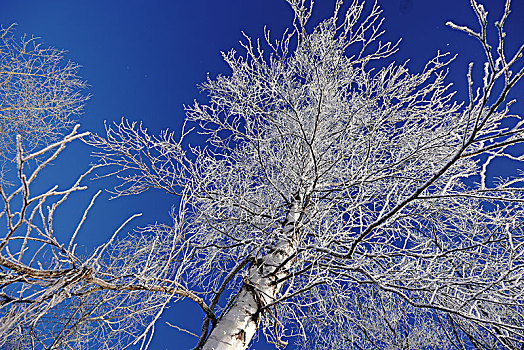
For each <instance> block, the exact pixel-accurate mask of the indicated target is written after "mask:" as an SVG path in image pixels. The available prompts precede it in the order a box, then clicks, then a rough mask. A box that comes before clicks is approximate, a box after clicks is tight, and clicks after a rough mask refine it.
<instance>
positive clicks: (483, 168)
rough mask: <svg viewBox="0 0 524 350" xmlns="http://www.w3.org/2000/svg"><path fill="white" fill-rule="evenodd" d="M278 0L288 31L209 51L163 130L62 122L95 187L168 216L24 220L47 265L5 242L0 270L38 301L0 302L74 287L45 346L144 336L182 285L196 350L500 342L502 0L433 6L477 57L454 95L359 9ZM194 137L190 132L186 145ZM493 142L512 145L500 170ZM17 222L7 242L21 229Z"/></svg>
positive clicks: (515, 186)
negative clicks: (287, 15) (128, 226)
mask: <svg viewBox="0 0 524 350" xmlns="http://www.w3.org/2000/svg"><path fill="white" fill-rule="evenodd" d="M287 2H288V3H289V4H290V6H291V7H292V9H293V11H294V14H295V17H294V20H293V23H292V25H291V26H290V28H289V30H288V31H286V32H285V33H284V35H283V36H282V37H281V38H279V39H278V40H277V39H274V38H272V37H271V36H270V33H269V31H265V37H264V38H263V40H262V41H260V40H252V39H251V38H249V37H247V36H246V37H245V40H244V41H243V43H242V48H243V51H242V53H241V54H239V53H237V52H236V51H234V50H232V51H229V52H227V53H224V54H223V56H224V60H225V61H226V63H227V64H228V66H229V68H230V71H231V72H230V73H229V74H228V75H219V76H217V77H215V78H208V80H207V81H206V82H205V83H203V84H202V89H203V90H204V91H206V92H207V94H208V103H206V104H201V103H198V102H195V103H194V104H193V105H191V106H187V107H186V110H187V118H186V123H185V124H184V128H183V130H182V132H181V133H180V135H181V136H179V137H178V136H176V135H175V133H173V132H170V131H167V130H166V131H164V132H162V133H160V135H158V136H154V135H151V134H149V133H148V132H147V129H146V128H145V127H144V126H143V125H142V124H141V123H136V122H129V121H126V120H122V121H121V122H119V123H115V124H112V125H108V126H107V128H106V130H107V134H106V135H104V136H98V135H90V136H88V135H83V137H85V138H87V139H86V142H88V143H89V144H91V145H93V146H95V147H97V149H98V150H97V152H96V153H95V156H96V157H98V160H99V162H98V163H96V164H95V165H94V168H93V170H89V171H91V172H93V173H95V172H96V173H97V174H98V176H107V177H111V178H114V179H117V180H118V181H119V182H118V184H117V186H116V187H115V188H113V189H112V193H113V195H114V196H116V197H120V196H128V195H140V194H141V193H143V192H144V191H148V190H150V189H157V190H161V191H165V192H167V193H170V194H173V195H174V197H173V198H174V203H175V205H174V206H173V210H172V218H173V222H172V223H170V224H169V225H167V224H152V225H150V226H148V227H146V228H143V229H141V230H140V231H139V232H137V233H136V234H135V235H132V236H129V237H128V238H119V237H118V235H116V234H114V235H112V236H111V238H110V239H109V240H108V242H107V243H106V244H104V245H102V246H101V247H100V248H99V249H97V250H96V251H95V252H93V253H92V255H91V256H90V257H88V258H81V257H78V255H76V254H75V253H74V251H73V250H74V243H73V242H74V237H75V234H73V236H72V237H71V241H70V242H69V243H67V242H66V243H59V242H57V243H56V244H55V243H53V241H52V240H51V238H48V237H51V236H50V235H49V234H47V232H48V231H45V232H46V233H45V234H47V236H46V237H47V241H45V242H43V243H45V244H47V246H48V247H51V248H50V249H51V250H55V251H56V253H57V254H58V256H57V258H55V259H53V260H51V261H52V264H54V265H52V266H51V267H52V268H53V269H54V268H55V267H56V266H60V269H59V270H58V271H61V274H59V273H55V272H49V273H48V272H47V271H49V270H52V268H47V269H44V268H43V267H34V268H33V269H29V267H30V266H32V264H35V263H34V262H33V261H34V260H36V258H35V259H32V260H31V261H30V262H28V263H26V265H21V263H20V261H22V260H23V259H22V257H21V255H22V252H23V249H21V250H20V253H19V255H13V256H12V257H8V258H5V259H4V260H3V261H7V262H9V263H10V264H11V265H6V263H2V266H4V268H7V269H10V270H11V271H14V272H13V276H14V277H12V278H13V279H16V278H18V277H16V276H19V275H22V276H24V274H26V275H27V274H28V273H31V274H29V275H28V276H30V277H31V278H30V279H29V280H28V279H22V280H16V281H14V282H13V283H12V285H14V283H15V282H16V283H22V285H23V286H26V287H24V288H25V290H28V291H29V289H30V288H33V289H36V290H37V292H32V293H37V294H35V295H36V296H38V295H42V296H44V297H41V298H40V299H38V298H29V297H27V298H26V299H24V298H19V299H16V300H17V301H18V304H14V302H13V301H8V302H7V303H6V305H9V306H10V307H11V309H8V310H15V309H14V307H15V305H16V307H18V305H24V306H25V305H26V304H27V305H29V306H28V310H29V309H30V311H24V312H23V313H21V312H19V311H12V312H11V313H10V314H9V316H10V317H18V318H20V316H19V315H27V316H24V317H28V318H30V319H29V321H31V322H32V323H31V322H29V321H25V323H24V324H29V325H31V327H30V329H31V330H32V331H34V332H36V331H39V330H41V329H42V327H46V326H48V325H49V323H46V322H41V320H42V318H43V317H44V316H45V315H50V314H51V312H52V311H53V310H55V309H56V307H57V306H60V305H62V306H64V305H73V304H74V303H76V304H74V307H70V308H69V309H67V308H63V307H62V308H61V309H58V310H60V312H61V315H66V316H67V315H70V316H67V317H62V318H61V319H62V321H61V322H59V326H60V327H58V328H56V329H55V331H54V332H42V331H40V333H39V334H46V335H48V337H50V338H51V339H50V340H46V341H50V342H51V346H49V345H48V348H57V347H60V346H62V347H66V346H70V347H72V345H70V344H75V346H76V347H73V348H81V347H80V346H84V347H86V346H88V345H89V342H88V340H87V339H89V340H90V341H95V342H99V343H100V344H101V345H100V346H101V347H102V348H104V349H108V348H111V347H113V348H124V347H125V346H126V344H129V343H130V342H131V343H135V344H141V347H142V348H147V346H148V344H149V341H150V337H151V336H152V335H153V333H154V327H155V322H157V320H158V319H159V317H160V315H161V312H162V310H163V309H164V308H165V307H166V306H167V305H169V304H171V303H173V302H176V301H178V300H182V299H190V300H192V301H194V302H195V303H197V305H198V306H199V307H200V308H201V309H202V311H203V322H202V328H201V330H199V334H196V336H197V338H198V339H197V340H195V348H196V349H215V350H218V349H246V348H248V347H249V345H250V343H251V342H252V341H253V338H255V337H256V336H260V337H265V339H266V340H267V341H268V342H271V343H273V344H274V345H275V347H277V348H282V347H285V346H286V345H287V343H288V342H289V341H290V340H292V341H295V342H297V344H298V346H299V347H300V348H304V349H462V350H464V349H470V348H478V349H521V347H522V344H523V342H524V316H523V315H524V278H523V273H524V271H523V270H524V264H523V263H524V260H523V259H524V258H523V254H524V234H523V229H522V225H523V223H524V220H523V219H524V211H523V209H522V204H523V202H524V193H523V186H522V181H524V178H523V177H522V173H521V171H520V168H519V167H520V164H521V163H520V161H521V160H522V158H523V155H522V146H523V141H524V127H523V125H524V122H523V121H522V118H521V117H520V116H518V115H516V114H514V113H513V112H511V111H510V107H511V105H512V103H513V101H512V100H508V98H507V97H508V95H509V94H510V93H511V90H512V89H513V88H514V86H515V85H516V84H517V82H518V81H519V80H520V78H521V77H522V76H523V75H524V68H522V66H523V65H522V60H521V57H522V52H523V51H524V45H523V46H521V47H520V48H519V49H518V50H516V51H514V52H508V50H506V48H505V42H506V40H507V39H506V34H505V32H504V25H505V22H506V21H507V19H508V16H509V13H510V1H509V0H507V1H506V3H505V7H504V10H503V14H502V17H501V18H500V19H499V20H498V21H497V22H495V24H494V25H495V29H496V31H497V33H498V37H497V38H495V39H494V40H491V38H490V39H489V40H488V37H487V32H488V26H489V23H488V17H487V15H488V14H487V12H486V11H485V9H484V7H483V6H482V5H481V4H480V3H478V2H476V1H475V0H471V5H472V10H473V11H474V13H475V14H476V16H477V18H478V26H477V28H469V27H466V26H461V25H457V24H454V23H452V22H449V23H448V25H449V26H450V27H451V28H453V29H456V30H458V31H462V32H465V33H467V34H468V35H470V36H471V37H472V40H477V41H478V42H479V44H480V45H481V47H482V48H483V50H484V53H485V62H484V65H483V66H482V67H481V68H480V69H481V70H482V75H481V78H480V79H475V78H474V77H475V76H476V75H475V69H478V68H477V67H474V66H473V64H470V65H469V70H468V75H467V84H468V85H467V88H468V92H469V93H468V96H467V97H466V100H465V101H460V99H459V98H458V97H457V95H455V91H454V90H453V89H452V86H451V85H450V84H449V82H448V80H447V78H446V75H447V70H448V67H449V66H448V65H449V63H450V62H451V61H452V60H453V57H451V56H450V55H448V54H445V53H438V54H437V55H436V56H435V57H434V58H433V59H431V60H430V61H429V62H427V64H426V66H425V68H424V69H423V70H422V72H420V73H411V72H409V71H408V68H407V64H398V63H394V62H393V63H391V61H392V60H391V56H392V55H394V53H395V52H396V51H397V49H398V48H399V45H398V43H397V44H391V43H382V42H381V41H379V37H380V35H381V33H382V32H381V29H380V24H381V17H380V9H379V7H378V5H377V4H374V5H370V6H368V7H365V6H364V4H363V3H361V2H359V1H353V2H352V3H351V4H349V8H348V9H347V10H342V8H343V3H342V1H337V2H336V5H335V11H334V14H333V16H332V17H330V18H328V19H326V20H324V21H322V22H321V23H320V24H318V25H317V26H315V27H314V28H313V29H309V28H310V27H309V26H308V21H309V20H310V17H311V11H312V3H310V2H306V1H304V0H287ZM384 62H387V64H385V63H384ZM194 133H200V134H201V135H204V137H205V143H202V144H199V145H198V144H193V145H191V144H189V142H188V141H187V140H188V139H189V138H190V137H191V135H193V134H194ZM71 137H77V136H71ZM62 144H63V142H62V143H59V144H57V145H56V147H61V145H62ZM19 153H20V154H22V152H19ZM19 159H22V162H23V161H24V160H25V159H26V158H24V157H21V156H20V157H19ZM500 159H509V160H512V161H514V162H512V163H508V164H511V165H512V166H513V167H514V168H513V169H510V170H511V171H509V172H505V174H506V177H501V175H502V173H501V172H500V171H499V169H497V162H498V161H499V160H500ZM19 164H20V162H19ZM18 168H19V169H22V168H23V166H22V165H19V167H18ZM20 171H21V170H20ZM508 173H511V174H512V175H510V176H508V175H507V174H508ZM20 174H22V173H20ZM27 178H28V177H24V176H22V175H20V181H21V186H20V189H19V190H18V192H17V194H18V195H21V196H25V197H23V198H26V197H28V196H27V195H25V194H26V193H28V191H27V190H26V189H27V188H28V186H27V185H26V184H25V182H27ZM29 178H32V177H29ZM24 181H25V182H24ZM79 183H80V182H79ZM66 192H67V191H66ZM64 194H65V192H64ZM49 196H50V195H49ZM6 198H7V200H6ZM11 198H14V197H12V196H11V197H8V196H6V195H4V202H6V203H7V202H10V199H11ZM33 198H35V199H34V200H32V201H27V200H23V201H22V203H28V204H27V205H29V204H32V205H35V204H36V203H40V202H38V201H37V199H38V198H40V197H33ZM46 198H47V197H46ZM49 198H50V197H49ZM59 198H62V197H59ZM58 202H60V203H63V201H62V200H61V199H60V200H58ZM33 203H35V204H33ZM23 205H26V204H23ZM38 205H39V204H38ZM6 208H7V206H6ZM22 208H24V206H22ZM6 210H7V209H6ZM19 213H21V214H19V216H20V217H29V218H32V217H33V216H30V215H29V214H25V213H30V211H28V210H27V209H23V210H20V211H19ZM35 213H37V214H39V213H40V212H39V209H38V210H36V211H35ZM24 215H26V216H24ZM39 215H41V214H39ZM3 217H4V218H5V219H8V220H11V219H10V217H11V216H10V214H9V211H6V214H4V216H3ZM24 220H25V221H23V222H24V223H25V224H27V225H26V227H27V231H24V233H23V234H22V235H21V236H20V237H21V238H20V239H21V241H24V239H25V238H23V237H30V236H31V234H32V233H34V232H33V231H34V229H33V227H34V226H36V225H37V224H36V223H34V224H33V222H34V221H29V220H27V219H24ZM9 222H10V221H9ZM46 222H50V221H49V220H48V219H46V217H44V220H42V223H43V224H45V223H46ZM11 225H12V224H11ZM13 227H14V226H13ZM10 232H11V231H10ZM75 232H76V231H75ZM13 237H15V236H14V234H11V236H9V237H7V238H6V240H9V241H11V242H12V241H13V239H14V238H13ZM35 241H36V242H37V243H39V244H41V238H40V240H37V239H35ZM24 242H25V241H24ZM50 242H51V243H50ZM66 247H67V248H66ZM2 249H4V248H2ZM4 251H5V253H4ZM0 252H1V253H3V254H9V253H8V250H7V249H5V250H2V251H0ZM19 256H20V258H19ZM16 259H19V260H18V261H19V265H14V264H13V263H12V261H16ZM77 259H78V261H77ZM60 264H65V265H60ZM20 266H22V267H23V268H22V267H20ZM24 266H25V267H24ZM53 271H54V270H53ZM30 281H35V282H34V284H33V285H32V286H31V287H27V285H28V283H29V282H30ZM36 281H38V283H37V282H36ZM59 284H60V286H67V288H64V289H57V288H56V286H58V285H59ZM52 286H55V287H52ZM59 290H60V291H62V290H64V292H58V291H59ZM38 293H39V294H38ZM58 293H62V294H58ZM52 295H56V296H55V297H52ZM24 301H30V302H27V303H25V302H24ZM68 310H73V311H68ZM77 310H78V311H77ZM68 312H69V313H68ZM29 315H38V317H39V319H36V318H35V317H30V316H29ZM5 317H6V316H4V319H3V320H2V321H3V322H4V320H5ZM54 319H60V318H54ZM70 320H72V321H70ZM17 322H18V321H17ZM4 324H5V323H4ZM12 324H13V325H14V324H15V323H14V322H13V323H12ZM174 327H175V328H178V329H184V328H186V327H184V325H183V324H174ZM12 329H14V327H12ZM184 330H185V331H187V332H191V333H195V331H194V330H187V329H184ZM110 331H114V332H116V333H114V334H112V333H111V332H110ZM21 333H23V330H22V331H21ZM75 337H76V338H75ZM111 337H115V338H114V339H112V340H111ZM126 337H127V338H126ZM28 339H30V341H33V342H34V339H36V338H35V336H33V335H30V336H29V337H28ZM57 339H58V340H57ZM82 342H84V343H82ZM29 343H30V342H29ZM29 343H28V344H29ZM47 344H49V343H47ZM35 346H40V345H35Z"/></svg>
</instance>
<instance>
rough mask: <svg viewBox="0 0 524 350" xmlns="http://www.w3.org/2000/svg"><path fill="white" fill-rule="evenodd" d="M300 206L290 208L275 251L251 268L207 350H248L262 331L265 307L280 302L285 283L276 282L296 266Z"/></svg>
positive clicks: (212, 336)
mask: <svg viewBox="0 0 524 350" xmlns="http://www.w3.org/2000/svg"><path fill="white" fill-rule="evenodd" d="M299 206H300V204H299V201H298V200H297V201H296V202H295V203H294V204H293V206H292V208H291V209H290V211H289V213H288V215H287V218H286V222H285V223H284V227H283V230H282V231H283V235H282V238H281V239H280V240H279V241H278V242H277V243H276V244H275V249H274V250H273V251H272V252H271V253H270V254H268V255H266V256H264V257H263V258H262V259H260V260H259V261H256V262H255V263H254V264H252V265H251V266H250V268H249V270H248V274H247V276H245V277H244V284H243V286H242V288H241V289H240V291H239V292H238V294H237V295H236V296H235V300H234V302H233V303H232V305H231V307H230V308H229V309H228V310H227V311H226V312H225V313H224V314H223V315H222V317H221V318H220V319H219V320H218V323H217V325H216V327H215V328H214V329H213V330H212V331H211V334H210V335H209V337H208V339H207V341H206V343H205V344H204V345H203V347H202V349H203V350H233V349H234V350H241V349H247V347H248V346H249V343H250V342H251V340H252V339H253V337H254V336H255V334H256V331H257V329H258V324H259V321H260V318H261V316H262V312H263V307H264V306H265V305H267V304H269V303H271V302H272V301H274V300H275V299H277V297H278V294H279V292H280V290H281V288H282V283H280V284H275V283H274V281H277V280H279V279H280V278H282V277H284V276H285V275H286V274H287V273H288V272H289V265H290V264H291V263H292V260H291V259H289V257H290V256H291V255H292V254H293V241H294V239H295V234H296V227H297V222H298V221H299V218H300V209H299ZM286 260H289V261H287V262H286Z"/></svg>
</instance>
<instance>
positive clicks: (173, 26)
mask: <svg viewBox="0 0 524 350" xmlns="http://www.w3.org/2000/svg"><path fill="white" fill-rule="evenodd" d="M346 2H348V3H349V1H346ZM503 3H504V1H503V0H489V2H488V10H489V11H490V17H489V18H491V19H492V20H494V19H497V18H498V17H499V15H500V13H501V10H502V7H503ZM379 4H380V5H381V6H383V9H384V13H383V15H384V17H385V21H384V25H383V28H384V29H385V30H386V31H387V32H386V34H385V35H384V39H383V40H391V41H396V40H398V38H400V37H402V38H403V42H402V44H401V47H400V52H399V53H398V54H397V55H396V56H395V57H394V59H395V60H396V61H397V62H403V61H405V60H406V59H408V58H410V59H411V61H410V64H409V67H410V68H411V69H413V70H414V71H418V70H420V69H421V68H422V67H423V65H424V63H425V62H426V61H427V60H428V59H430V58H431V57H433V56H434V55H435V53H436V50H437V49H440V50H441V51H450V52H451V53H453V54H454V53H460V56H459V58H458V59H457V60H456V62H455V63H454V64H453V65H452V67H451V68H452V72H451V74H450V80H452V81H454V82H455V83H456V84H457V85H456V87H457V89H458V90H459V92H461V93H463V92H464V89H465V86H466V85H465V78H464V73H465V67H466V66H467V63H468V62H469V61H471V60H477V59H478V57H480V55H482V52H481V50H480V47H479V45H478V44H477V43H476V42H475V41H474V40H473V39H472V38H471V37H467V36H466V35H465V34H462V33H459V32H456V31H453V30H451V29H449V28H448V27H446V26H445V25H444V23H445V22H446V21H447V20H453V21H454V22H456V23H457V24H466V23H467V24H472V23H474V21H475V17H474V15H473V12H472V10H471V9H470V7H469V0H440V1H428V0H382V1H379ZM333 6H334V0H317V6H316V8H315V12H314V17H313V22H316V21H318V20H319V19H321V18H323V17H325V16H327V15H329V14H330V12H331V11H332V9H333ZM512 9H513V12H512V14H511V17H510V22H509V26H508V30H507V31H508V33H509V34H508V36H509V40H512V38H513V40H515V41H512V42H511V44H512V45H516V43H518V38H524V2H523V1H519V0H515V1H514V4H513V7H512ZM291 19H292V12H291V9H290V8H289V7H288V5H287V4H286V3H285V1H284V0H223V1H211V0H191V1H188V0H184V1H183V0H162V1H161V0H148V1H146V0H143V1H138V0H110V1H108V0H0V24H2V25H3V26H8V25H10V24H11V23H13V22H16V23H18V27H17V32H18V34H23V33H27V34H32V35H35V36H39V37H41V38H42V41H43V42H44V43H45V45H48V46H53V47H56V48H60V49H65V50H68V54H67V58H68V59H71V60H73V61H75V62H77V63H79V64H81V65H82V66H83V68H82V70H81V76H82V77H83V78H84V79H85V80H87V82H88V84H89V85H90V88H89V90H88V92H89V94H91V95H92V98H91V100H90V101H89V102H88V104H87V106H86V110H85V114H84V116H83V118H82V119H81V121H80V123H81V124H82V129H84V130H91V131H95V132H100V131H102V130H103V122H104V120H107V121H108V122H111V121H118V120H119V119H120V118H122V117H125V118H128V119H130V120H142V121H143V123H144V125H145V126H146V127H147V128H148V129H149V130H150V131H151V132H153V133H157V132H158V131H159V130H162V129H166V128H169V129H171V130H176V131H178V130H179V129H180V127H181V124H182V121H183V119H184V111H183V104H191V103H192V101H193V100H194V99H195V98H197V99H199V100H205V96H204V95H202V94H200V93H199V91H198V89H197V87H196V84H198V83H200V82H203V81H204V80H205V78H206V74H207V73H209V74H210V75H211V76H212V77H213V76H216V74H218V73H227V72H228V71H227V67H226V66H225V64H224V63H223V61H222V59H221V56H220V51H227V50H229V49H230V48H237V49H239V45H238V41H239V40H240V39H241V37H242V36H241V30H244V31H245V32H246V33H247V34H248V35H250V36H252V37H260V36H261V35H262V31H263V27H264V25H267V26H268V28H270V29H271V30H272V31H273V32H275V33H281V32H282V31H283V30H284V28H285V27H286V26H288V25H290V21H291ZM477 69H478V70H480V69H481V66H480V65H477ZM521 85H522V84H521ZM519 91H520V92H521V93H522V91H523V89H522V88H520V89H519ZM459 96H460V95H459ZM513 110H514V111H515V112H519V111H522V110H523V104H522V103H519V104H516V105H515V107H514V108H513ZM88 153H89V150H88V148H87V147H86V146H83V145H81V144H80V143H78V144H76V145H73V146H72V147H71V148H70V149H69V150H68V151H67V152H66V154H65V156H64V157H63V158H62V159H61V160H59V161H57V163H56V165H55V168H54V169H53V171H52V172H50V173H48V176H49V177H48V178H46V181H50V182H53V183H59V184H61V183H64V184H67V183H70V182H72V181H73V177H72V176H73V175H72V174H74V173H78V172H79V171H80V170H81V169H83V168H85V166H86V164H87V163H88V162H89V158H88ZM94 186H96V185H94ZM72 199H73V200H76V201H77V202H76V203H78V205H83V203H86V202H87V201H88V197H87V196H84V197H81V196H79V197H78V198H72ZM137 199H138V198H128V199H118V200H115V201H112V202H110V203H107V202H104V201H105V199H101V200H99V203H98V204H97V207H96V209H95V210H94V211H93V212H92V213H91V219H90V222H88V224H87V225H86V228H85V229H84V231H83V236H82V237H80V238H79V240H80V241H81V242H82V243H84V244H85V245H86V250H89V249H91V248H92V247H93V246H95V245H96V244H98V243H100V242H103V241H104V240H105V239H107V238H108V236H109V235H110V233H111V232H112V230H113V229H114V228H116V227H118V226H119V225H120V223H121V222H123V221H124V220H125V219H126V218H127V217H129V216H130V215H131V214H133V213H135V212H143V213H144V215H143V217H142V218H140V219H139V220H137V221H136V222H135V224H136V225H142V224H147V223H150V222H154V221H167V222H168V216H167V213H168V211H169V208H170V206H171V205H173V204H174V203H175V199H174V198H172V197H169V196H166V195H164V194H162V193H159V192H149V193H147V194H145V195H143V196H142V197H141V198H140V201H137ZM68 210H69V211H64V214H63V217H64V219H63V223H62V224H63V225H64V227H66V226H67V224H68V220H71V219H73V220H74V219H75V218H76V217H78V218H79V217H80V216H81V213H80V212H79V211H78V206H74V205H73V206H72V207H70V208H69V209H68ZM131 228H132V227H130V229H131ZM203 316H204V315H203V314H202V313H201V312H200V311H199V310H198V309H197V308H194V307H191V306H190V305H188V304H182V305H181V306H180V307H179V306H177V305H175V306H174V307H173V308H171V309H170V310H168V311H167V312H166V314H165V318H164V319H163V320H161V322H160V323H159V325H158V328H157V330H156V333H155V337H154V340H153V343H152V346H151V349H169V350H171V349H184V348H189V347H190V346H191V345H192V344H194V343H195V342H194V339H193V338H192V337H190V336H188V335H187V334H184V333H181V332H178V331H176V330H174V329H170V328H169V327H167V326H166V325H165V324H164V322H165V321H167V320H168V321H169V322H171V323H175V324H178V325H180V326H182V325H186V326H188V327H189V328H191V330H192V331H194V332H198V330H199V328H200V321H201V320H202V318H203ZM253 348H255V349H261V350H263V349H271V348H272V347H270V346H268V345H265V344H264V341H263V340H260V341H259V342H258V343H256V344H255V345H254V346H253Z"/></svg>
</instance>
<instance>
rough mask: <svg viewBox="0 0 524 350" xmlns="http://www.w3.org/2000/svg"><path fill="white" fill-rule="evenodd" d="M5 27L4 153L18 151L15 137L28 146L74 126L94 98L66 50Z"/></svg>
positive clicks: (0, 106)
mask: <svg viewBox="0 0 524 350" xmlns="http://www.w3.org/2000/svg"><path fill="white" fill-rule="evenodd" d="M13 31H14V25H11V26H9V27H7V28H0V94H1V99H0V156H1V157H2V158H4V160H5V159H11V158H12V156H13V155H14V154H15V136H16V135H23V136H24V139H23V140H24V143H25V146H26V148H27V149H33V148H34V147H36V146H37V145H42V144H49V143H52V142H54V141H56V140H58V139H59V137H60V135H61V133H62V132H64V131H67V130H70V129H71V128H72V127H73V126H74V123H75V118H76V117H77V116H79V115H80V114H81V112H82V107H83V104H84V102H85V101H86V99H87V98H88V96H86V95H83V94H82V93H81V91H82V89H84V88H85V86H86V84H85V83H84V82H83V81H82V80H80V78H79V77H78V68H79V66H78V65H77V64H75V63H72V62H65V63H64V59H63V56H64V51H60V50H57V49H54V48H46V47H43V46H42V44H41V43H40V42H39V41H38V38H35V37H28V36H23V37H22V38H17V37H15V36H14V35H13Z"/></svg>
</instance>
